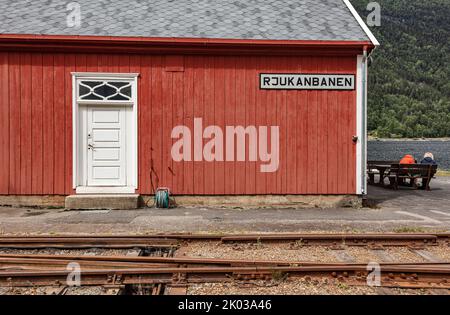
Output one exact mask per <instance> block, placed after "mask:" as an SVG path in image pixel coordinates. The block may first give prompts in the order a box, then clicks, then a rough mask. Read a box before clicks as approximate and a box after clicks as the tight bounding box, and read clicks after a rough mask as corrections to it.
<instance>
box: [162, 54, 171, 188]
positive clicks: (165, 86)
mask: <svg viewBox="0 0 450 315" xmlns="http://www.w3.org/2000/svg"><path fill="white" fill-rule="evenodd" d="M165 68H166V65H165V58H163V65H162V69H161V74H162V111H161V115H162V126H161V136H162V146H161V147H160V148H159V150H160V151H161V154H162V158H161V162H162V178H161V185H162V186H164V187H169V188H170V189H172V176H173V175H172V173H173V170H172V162H171V161H172V157H171V152H170V151H171V146H170V144H171V142H172V141H171V137H170V136H171V130H172V126H171V125H172V122H171V121H172V119H171V117H172V88H173V85H172V72H167V71H166V70H165Z"/></svg>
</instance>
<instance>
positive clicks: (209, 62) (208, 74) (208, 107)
mask: <svg viewBox="0 0 450 315" xmlns="http://www.w3.org/2000/svg"><path fill="white" fill-rule="evenodd" d="M214 58H215V57H211V56H206V57H205V67H206V70H205V114H204V120H203V124H204V125H205V126H213V125H214V122H215V121H214V117H215V113H214V90H215V87H214V85H215V81H214V78H215V75H214ZM208 141H209V140H205V141H204V142H205V143H207V142H208ZM214 168H215V162H205V171H204V172H205V173H204V176H205V194H206V195H213V194H214ZM185 176H187V174H185Z"/></svg>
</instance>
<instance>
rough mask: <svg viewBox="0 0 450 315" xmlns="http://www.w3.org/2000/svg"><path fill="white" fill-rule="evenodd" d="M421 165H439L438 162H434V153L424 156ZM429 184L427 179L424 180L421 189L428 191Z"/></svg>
mask: <svg viewBox="0 0 450 315" xmlns="http://www.w3.org/2000/svg"><path fill="white" fill-rule="evenodd" d="M420 164H423V165H437V163H436V161H435V160H434V156H433V153H431V152H427V153H425V155H424V156H423V160H422V161H421V162H420ZM426 186H427V183H426V180H425V179H422V185H421V187H420V189H426Z"/></svg>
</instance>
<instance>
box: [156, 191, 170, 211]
mask: <svg viewBox="0 0 450 315" xmlns="http://www.w3.org/2000/svg"><path fill="white" fill-rule="evenodd" d="M155 204H156V207H157V208H166V209H167V208H169V206H170V191H169V189H168V188H158V189H157V190H156V194H155Z"/></svg>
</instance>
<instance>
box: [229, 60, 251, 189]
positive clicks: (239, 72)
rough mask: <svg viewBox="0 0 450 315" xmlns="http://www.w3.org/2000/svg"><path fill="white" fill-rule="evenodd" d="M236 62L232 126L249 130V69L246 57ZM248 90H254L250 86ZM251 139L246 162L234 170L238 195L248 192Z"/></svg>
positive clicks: (236, 164) (247, 142)
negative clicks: (247, 82)
mask: <svg viewBox="0 0 450 315" xmlns="http://www.w3.org/2000/svg"><path fill="white" fill-rule="evenodd" d="M235 60H236V62H235V70H234V74H233V75H232V77H231V80H232V81H233V87H234V97H235V101H234V104H233V105H234V106H233V107H234V111H235V115H234V122H233V123H232V124H231V125H236V126H243V127H244V128H247V127H248V126H249V124H247V123H246V121H245V120H246V119H245V118H246V107H247V106H248V103H247V99H248V93H249V91H248V90H246V82H245V81H246V73H247V67H248V65H246V63H245V61H244V57H236V59H235ZM248 88H250V89H251V88H252V87H251V86H249V87H248ZM249 140H250V139H249V137H247V136H246V144H245V149H244V150H245V161H244V162H236V163H235V168H234V175H235V178H234V185H235V193H236V194H238V195H244V194H245V190H246V188H245V187H246V185H247V184H246V183H247V178H246V175H247V174H246V166H247V164H248V163H250V162H249V145H250V144H249Z"/></svg>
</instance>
